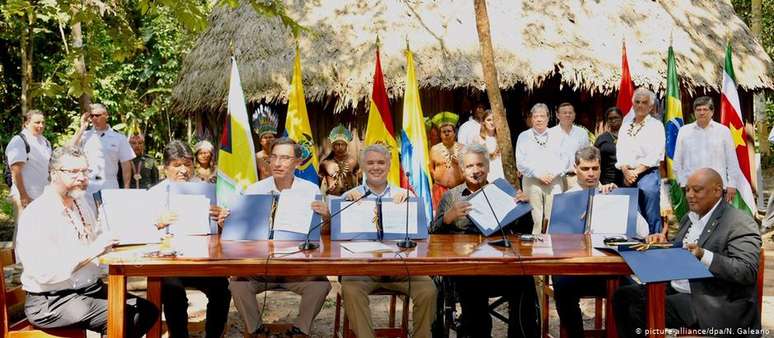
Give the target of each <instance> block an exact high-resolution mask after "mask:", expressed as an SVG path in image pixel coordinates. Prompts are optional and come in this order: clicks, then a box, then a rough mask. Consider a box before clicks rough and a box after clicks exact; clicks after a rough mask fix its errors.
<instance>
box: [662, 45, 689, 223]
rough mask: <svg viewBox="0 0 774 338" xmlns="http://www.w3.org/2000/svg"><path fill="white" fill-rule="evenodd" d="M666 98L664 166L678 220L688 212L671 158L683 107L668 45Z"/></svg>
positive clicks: (674, 66)
mask: <svg viewBox="0 0 774 338" xmlns="http://www.w3.org/2000/svg"><path fill="white" fill-rule="evenodd" d="M666 91H667V100H666V112H665V113H664V129H665V131H666V162H667V163H666V164H667V165H666V168H667V178H668V180H669V184H670V188H669V197H670V198H671V200H672V210H673V211H674V214H675V216H676V217H677V219H678V220H680V219H681V218H682V217H683V216H684V215H685V214H686V213H687V212H688V204H687V201H686V200H685V194H683V189H682V188H680V184H679V183H678V182H677V175H676V174H675V171H674V168H673V158H674V156H675V148H676V146H677V134H678V133H679V132H680V128H681V127H682V126H683V125H684V121H683V108H682V103H681V102H680V81H679V80H678V79H677V65H676V64H675V52H674V50H672V46H669V51H668V55H667V90H666Z"/></svg>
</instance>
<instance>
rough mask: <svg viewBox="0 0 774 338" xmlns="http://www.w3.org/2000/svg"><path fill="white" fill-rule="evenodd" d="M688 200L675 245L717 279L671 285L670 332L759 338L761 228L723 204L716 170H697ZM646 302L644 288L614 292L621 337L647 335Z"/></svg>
mask: <svg viewBox="0 0 774 338" xmlns="http://www.w3.org/2000/svg"><path fill="white" fill-rule="evenodd" d="M686 195H687V199H688V207H689V209H690V212H689V213H688V215H686V216H685V217H683V219H682V221H681V223H680V230H679V231H678V233H677V235H676V236H675V239H674V241H675V242H682V243H683V247H685V248H686V249H687V250H689V251H691V253H692V254H694V255H695V256H696V258H698V259H699V260H700V261H701V262H702V263H703V264H704V265H706V266H707V267H708V268H709V271H710V272H711V273H712V275H713V277H711V278H704V279H695V280H676V281H672V282H671V283H670V285H669V287H668V288H667V297H666V326H667V327H669V328H688V329H697V331H696V333H698V334H700V335H705V333H706V334H708V335H711V336H732V335H733V336H747V337H760V336H761V332H760V327H761V322H760V320H761V319H760V313H758V306H757V301H756V296H755V295H756V285H755V282H756V280H757V276H758V268H759V267H758V256H759V254H760V249H761V236H760V233H759V232H758V225H757V224H756V223H755V221H754V220H753V219H752V217H751V216H750V215H748V214H747V213H745V212H743V211H741V210H739V209H736V208H734V207H732V206H731V205H729V204H728V203H727V202H726V201H725V200H723V180H722V179H721V177H720V175H719V174H718V173H717V172H716V171H714V170H712V169H709V168H703V169H698V170H696V171H695V172H694V173H693V174H692V175H691V176H690V177H689V178H688V184H687V185H686ZM648 242H653V243H658V242H666V238H665V237H664V236H663V235H661V234H657V235H651V236H649V237H648ZM645 298H646V292H645V289H644V287H643V286H640V285H631V286H626V287H622V288H620V289H619V290H618V291H616V293H615V295H614V297H613V309H614V311H615V318H616V323H617V325H618V335H619V336H621V337H638V336H644V335H645V331H644V329H643V328H644V326H645V318H646V313H645ZM702 330H703V331H702ZM710 330H711V331H710Z"/></svg>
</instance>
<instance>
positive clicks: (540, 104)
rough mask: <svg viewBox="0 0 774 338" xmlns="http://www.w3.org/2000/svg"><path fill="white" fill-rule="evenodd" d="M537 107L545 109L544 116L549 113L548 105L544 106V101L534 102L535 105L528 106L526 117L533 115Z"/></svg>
mask: <svg viewBox="0 0 774 338" xmlns="http://www.w3.org/2000/svg"><path fill="white" fill-rule="evenodd" d="M538 109H542V110H543V111H545V112H546V116H548V115H549V114H550V111H549V110H548V106H546V104H545V103H541V102H538V103H535V105H534V106H532V108H530V110H529V116H528V117H532V115H534V114H535V112H536V111H538Z"/></svg>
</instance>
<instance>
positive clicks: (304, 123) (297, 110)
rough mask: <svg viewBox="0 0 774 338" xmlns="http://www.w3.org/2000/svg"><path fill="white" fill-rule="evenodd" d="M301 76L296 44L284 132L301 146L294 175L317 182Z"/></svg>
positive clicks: (299, 57)
mask: <svg viewBox="0 0 774 338" xmlns="http://www.w3.org/2000/svg"><path fill="white" fill-rule="evenodd" d="M302 79H303V77H302V76H301V55H300V53H299V51H298V46H296V61H295V63H294V64H293V81H292V82H291V84H290V98H289V102H288V114H287V117H286V118H285V134H286V135H287V137H289V138H290V139H292V140H294V141H296V143H298V144H300V145H301V147H302V148H303V152H302V159H301V164H300V165H299V166H298V168H296V176H298V177H300V178H303V179H305V180H307V181H310V182H312V183H314V184H318V183H319V182H318V179H319V178H318V177H317V167H318V163H319V162H318V161H317V147H316V146H315V145H314V139H313V138H312V127H310V126H309V115H308V114H307V112H306V101H305V100H304V84H303V83H302Z"/></svg>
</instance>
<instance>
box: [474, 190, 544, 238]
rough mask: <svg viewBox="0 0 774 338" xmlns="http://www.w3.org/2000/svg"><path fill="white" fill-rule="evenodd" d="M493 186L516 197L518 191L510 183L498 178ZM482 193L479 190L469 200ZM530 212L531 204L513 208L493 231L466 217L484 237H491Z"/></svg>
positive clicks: (517, 205)
mask: <svg viewBox="0 0 774 338" xmlns="http://www.w3.org/2000/svg"><path fill="white" fill-rule="evenodd" d="M492 184H494V185H496V186H497V187H498V188H500V189H501V190H502V191H504V192H505V193H506V194H508V195H510V196H516V189H514V188H513V186H511V184H510V183H508V181H506V180H505V179H503V178H498V179H496V180H495V181H494V182H492ZM480 193H481V189H479V190H478V191H476V192H475V193H473V194H472V195H470V196H468V197H467V199H470V198H473V197H474V196H476V195H478V194H480ZM530 211H532V206H530V205H529V203H517V204H516V207H515V208H513V210H511V211H510V212H509V213H508V214H507V215H505V217H503V219H501V220H499V221H500V225H498V226H497V227H494V228H492V229H487V228H485V227H483V226H482V225H481V224H478V222H476V220H474V219H473V218H472V217H470V216H466V217H468V219H469V220H470V222H471V223H473V224H474V225H475V226H476V227H477V228H478V231H480V232H481V233H482V234H483V235H484V236H486V237H489V236H490V235H492V234H493V233H496V232H498V231H500V228H501V227H504V226H507V225H509V224H511V223H513V222H514V221H516V220H517V219H519V218H520V217H521V216H524V215H525V214H526V213H528V212H530Z"/></svg>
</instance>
